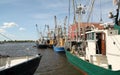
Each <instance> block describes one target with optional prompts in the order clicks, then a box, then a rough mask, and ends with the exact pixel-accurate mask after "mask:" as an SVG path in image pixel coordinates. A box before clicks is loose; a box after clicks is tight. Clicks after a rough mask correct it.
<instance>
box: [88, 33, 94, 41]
mask: <svg viewBox="0 0 120 75" xmlns="http://www.w3.org/2000/svg"><path fill="white" fill-rule="evenodd" d="M87 40H94V32H92V33H88V34H87Z"/></svg>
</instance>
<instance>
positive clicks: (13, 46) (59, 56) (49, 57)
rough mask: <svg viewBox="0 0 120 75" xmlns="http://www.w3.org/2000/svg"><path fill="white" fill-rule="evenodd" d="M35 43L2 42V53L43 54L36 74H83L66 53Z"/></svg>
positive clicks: (0, 48) (20, 54) (0, 51)
mask: <svg viewBox="0 0 120 75" xmlns="http://www.w3.org/2000/svg"><path fill="white" fill-rule="evenodd" d="M34 46H35V43H4V44H0V54H1V55H9V56H25V55H35V54H38V53H40V54H42V55H43V56H42V59H41V62H40V65H39V66H38V69H37V70H36V72H35V74H34V75H81V74H80V72H79V71H78V70H77V69H76V68H74V67H73V66H72V65H71V64H70V63H69V62H68V61H67V59H66V56H65V53H56V52H54V51H53V50H52V49H37V48H36V47H34Z"/></svg>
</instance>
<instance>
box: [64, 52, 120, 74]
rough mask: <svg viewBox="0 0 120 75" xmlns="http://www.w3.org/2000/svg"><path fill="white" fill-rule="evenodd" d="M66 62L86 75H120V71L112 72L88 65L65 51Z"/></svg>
mask: <svg viewBox="0 0 120 75" xmlns="http://www.w3.org/2000/svg"><path fill="white" fill-rule="evenodd" d="M65 52H66V56H67V59H68V61H69V62H70V63H71V64H72V65H74V66H75V67H77V68H78V69H79V70H82V71H83V72H85V73H86V74H87V75H120V71H112V70H110V69H105V68H103V67H99V66H96V65H94V64H91V63H89V62H88V61H85V60H83V59H81V58H78V57H77V56H75V55H73V54H71V53H70V52H69V51H67V50H65Z"/></svg>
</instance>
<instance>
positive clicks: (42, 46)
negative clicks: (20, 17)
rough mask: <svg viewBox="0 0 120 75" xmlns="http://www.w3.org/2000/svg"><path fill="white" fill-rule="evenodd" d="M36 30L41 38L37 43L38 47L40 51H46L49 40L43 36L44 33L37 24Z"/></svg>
mask: <svg viewBox="0 0 120 75" xmlns="http://www.w3.org/2000/svg"><path fill="white" fill-rule="evenodd" d="M45 28H46V25H45ZM36 30H37V32H38V36H39V39H38V40H37V41H36V47H37V48H39V49H46V48H47V47H48V43H47V42H48V41H47V38H46V37H45V36H43V34H42V32H40V31H39V29H38V25H37V24H36Z"/></svg>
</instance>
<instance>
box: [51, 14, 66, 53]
mask: <svg viewBox="0 0 120 75" xmlns="http://www.w3.org/2000/svg"><path fill="white" fill-rule="evenodd" d="M54 19H55V37H56V38H55V39H54V40H55V41H54V45H53V49H54V51H55V52H64V51H65V50H64V42H65V37H66V27H65V26H66V19H67V16H66V17H65V20H64V34H63V30H62V27H61V25H57V22H56V16H55V17H54Z"/></svg>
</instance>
